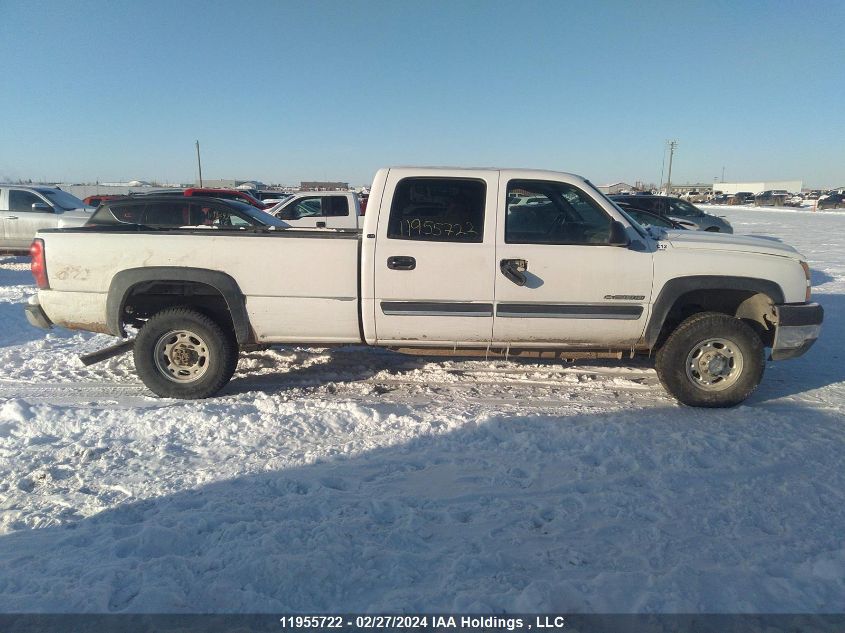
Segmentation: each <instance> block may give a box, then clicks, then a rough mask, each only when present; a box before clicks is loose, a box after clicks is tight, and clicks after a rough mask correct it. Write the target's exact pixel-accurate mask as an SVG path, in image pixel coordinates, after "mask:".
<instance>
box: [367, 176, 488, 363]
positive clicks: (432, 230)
mask: <svg viewBox="0 0 845 633" xmlns="http://www.w3.org/2000/svg"><path fill="white" fill-rule="evenodd" d="M452 174H453V172H447V173H446V174H444V172H443V171H442V170H431V171H428V170H425V169H422V170H421V169H391V170H390V171H389V173H388V174H387V178H386V181H385V189H384V196H383V200H384V201H385V202H383V203H382V204H381V205H380V206H379V209H378V214H379V218H378V228H377V231H378V234H377V236H376V237H377V239H376V243H375V252H374V256H373V264H374V299H375V300H374V303H373V304H372V305H373V310H374V323H375V336H376V340H377V343H378V344H381V345H397V346H398V345H408V346H418V345H422V346H437V347H444V346H448V347H452V346H455V345H457V346H476V347H486V346H487V345H488V344H489V342H490V338H491V336H492V326H493V274H492V271H493V265H494V259H495V240H496V238H495V225H496V213H495V209H496V198H497V195H498V172H495V171H481V170H455V171H454V175H452ZM374 211H375V209H371V212H374ZM365 239H372V237H371V236H365Z"/></svg>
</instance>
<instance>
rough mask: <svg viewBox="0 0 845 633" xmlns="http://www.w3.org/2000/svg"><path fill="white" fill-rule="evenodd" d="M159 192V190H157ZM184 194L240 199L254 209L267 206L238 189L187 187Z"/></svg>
mask: <svg viewBox="0 0 845 633" xmlns="http://www.w3.org/2000/svg"><path fill="white" fill-rule="evenodd" d="M159 193H161V192H159ZM184 195H186V196H211V197H212V198H224V199H226V200H240V201H241V202H246V203H247V204H250V205H252V206H254V207H255V208H256V209H262V210H263V209H267V208H268V206H272V205H266V204H264V203H263V202H261V201H260V200H256V199H255V198H254V197H253V196H251V195H250V194H248V193H247V192H246V191H241V190H240V189H212V188H209V187H189V188H188V189H185V190H184Z"/></svg>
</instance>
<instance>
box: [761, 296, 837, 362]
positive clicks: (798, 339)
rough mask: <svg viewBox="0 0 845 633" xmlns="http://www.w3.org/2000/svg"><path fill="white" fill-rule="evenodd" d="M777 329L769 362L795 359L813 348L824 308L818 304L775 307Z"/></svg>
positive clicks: (819, 330)
mask: <svg viewBox="0 0 845 633" xmlns="http://www.w3.org/2000/svg"><path fill="white" fill-rule="evenodd" d="M775 314H776V315H777V327H776V328H775V340H774V343H773V344H772V353H771V355H770V356H769V360H786V359H787V358H797V357H798V356H801V355H802V354H804V353H805V352H806V351H807V350H808V349H810V348H811V347H812V346H813V343H815V342H816V339H817V338H818V337H819V333H820V332H821V329H822V320H823V319H824V308H822V307H821V306H820V305H819V304H818V303H797V304H785V305H779V306H775Z"/></svg>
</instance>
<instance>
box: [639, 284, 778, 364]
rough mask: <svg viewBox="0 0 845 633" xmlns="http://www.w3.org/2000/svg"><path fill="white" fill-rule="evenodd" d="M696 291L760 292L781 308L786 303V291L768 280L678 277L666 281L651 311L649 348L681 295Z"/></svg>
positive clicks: (646, 340)
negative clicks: (781, 304)
mask: <svg viewBox="0 0 845 633" xmlns="http://www.w3.org/2000/svg"><path fill="white" fill-rule="evenodd" d="M696 290H747V291H749V292H755V293H756V292H761V293H763V294H765V295H767V296H768V297H769V298H771V300H772V301H773V302H774V303H776V304H780V303H783V302H784V295H783V289H782V288H781V287H780V286H779V285H778V284H777V283H775V282H774V281H771V280H769V279H757V278H755V277H731V276H722V275H693V276H690V277H676V278H675V279H670V280H669V281H667V282H666V283H665V284H664V286H663V288H661V290H660V294H659V295H658V296H657V300H656V301H655V302H654V307H653V308H652V311H651V317H650V318H649V321H648V325H646V329H645V333H644V334H643V342H644V343H645V345H646V346H647V347H649V348H653V347H654V345H655V344H656V343H657V338H658V336H660V330H661V329H662V328H663V323H664V322H665V321H666V317H667V316H668V314H669V310H671V309H672V306H673V305H674V304H675V301H677V300H678V298H679V297H681V296H682V295H685V294H687V293H688V292H694V291H696Z"/></svg>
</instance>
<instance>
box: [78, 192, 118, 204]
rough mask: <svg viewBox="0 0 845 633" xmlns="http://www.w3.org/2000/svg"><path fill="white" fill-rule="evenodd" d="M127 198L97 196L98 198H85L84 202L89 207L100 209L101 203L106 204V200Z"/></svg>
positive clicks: (110, 195)
mask: <svg viewBox="0 0 845 633" xmlns="http://www.w3.org/2000/svg"><path fill="white" fill-rule="evenodd" d="M123 197H125V196H122V195H113V194H109V195H96V196H88V197H87V198H83V199H82V202H84V203H85V204H87V205H88V206H89V207H98V206H100V203H101V202H105V201H106V200H114V199H115V198H123Z"/></svg>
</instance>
